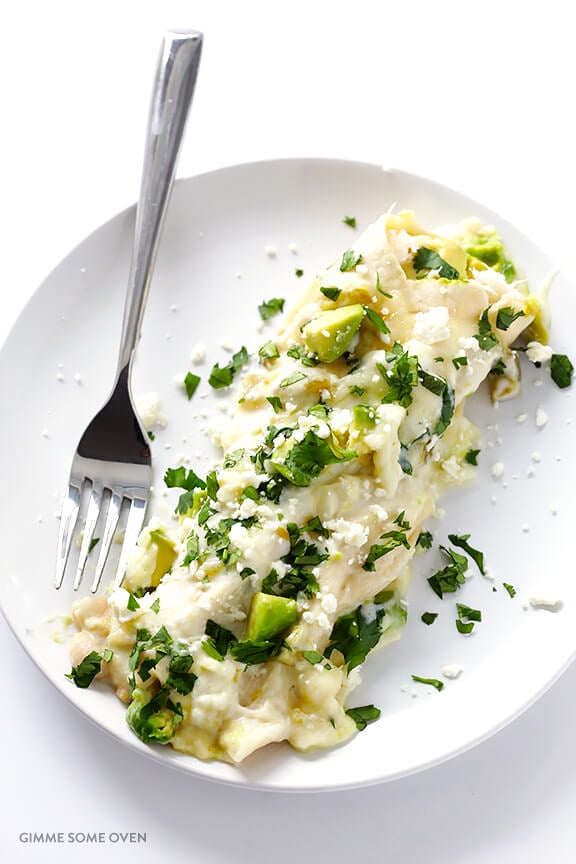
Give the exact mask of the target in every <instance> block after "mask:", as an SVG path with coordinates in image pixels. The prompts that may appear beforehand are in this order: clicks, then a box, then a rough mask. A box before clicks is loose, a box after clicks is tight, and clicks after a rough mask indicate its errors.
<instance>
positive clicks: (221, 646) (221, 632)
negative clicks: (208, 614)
mask: <svg viewBox="0 0 576 864" xmlns="http://www.w3.org/2000/svg"><path fill="white" fill-rule="evenodd" d="M204 633H205V635H206V638H205V639H204V640H203V642H202V648H203V649H204V651H205V652H206V654H208V655H209V656H210V657H212V658H213V659H214V660H223V659H224V657H225V656H226V654H227V653H228V650H229V648H230V646H231V645H233V644H234V643H236V642H237V641H238V640H237V639H236V637H235V636H234V634H233V633H232V632H231V631H230V630H227V629H226V628H225V627H221V626H220V624H216V622H215V621H212V619H211V618H209V619H208V621H207V622H206V628H205V630H204Z"/></svg>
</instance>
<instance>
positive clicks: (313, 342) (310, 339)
mask: <svg viewBox="0 0 576 864" xmlns="http://www.w3.org/2000/svg"><path fill="white" fill-rule="evenodd" d="M363 317H364V307H363V306H362V305H361V304H360V303H354V304H353V305H352V306H340V307H339V308H338V309H327V310H326V311H324V312H320V313H319V314H318V315H317V316H316V317H315V318H313V319H312V320H311V321H309V322H308V323H307V324H305V325H304V327H303V328H302V335H303V337H304V341H305V342H306V345H307V346H308V348H309V350H310V351H312V352H313V353H314V354H316V355H317V357H318V358H319V359H320V360H322V361H323V362H325V363H330V362H331V361H332V360H337V359H338V357H341V356H342V354H344V352H345V351H346V350H347V348H348V346H349V345H350V342H351V341H352V339H353V337H354V335H355V333H356V332H357V331H358V328H359V327H360V324H361V322H362V318H363Z"/></svg>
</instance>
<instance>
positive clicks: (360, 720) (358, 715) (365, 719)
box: [346, 705, 381, 732]
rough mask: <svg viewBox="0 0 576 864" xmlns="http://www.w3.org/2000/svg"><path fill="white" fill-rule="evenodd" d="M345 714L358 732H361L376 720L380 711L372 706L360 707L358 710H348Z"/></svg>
mask: <svg viewBox="0 0 576 864" xmlns="http://www.w3.org/2000/svg"><path fill="white" fill-rule="evenodd" d="M346 714H347V715H348V716H349V717H350V718H351V719H352V720H354V722H355V724H356V728H357V729H358V731H359V732H362V731H363V730H364V729H365V728H366V726H367V725H368V723H373V722H374V720H378V718H379V717H380V714H381V711H380V709H379V708H376V707H375V706H374V705H360V706H359V707H358V708H348V709H347V711H346Z"/></svg>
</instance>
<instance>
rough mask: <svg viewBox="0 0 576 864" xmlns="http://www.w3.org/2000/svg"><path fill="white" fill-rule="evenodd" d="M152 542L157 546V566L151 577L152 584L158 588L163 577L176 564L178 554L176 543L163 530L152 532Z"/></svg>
mask: <svg viewBox="0 0 576 864" xmlns="http://www.w3.org/2000/svg"><path fill="white" fill-rule="evenodd" d="M150 541H151V543H152V544H153V545H155V546H156V564H155V566H154V570H153V572H152V575H151V576H150V584H151V585H152V587H153V588H156V586H157V585H158V583H159V582H160V580H161V579H162V576H165V575H166V573H168V571H169V570H170V568H171V567H172V565H173V564H174V561H175V560H176V554H177V553H176V550H175V549H174V543H173V542H172V540H171V539H170V538H169V537H167V536H166V534H164V532H163V531H162V530H161V529H158V530H156V531H151V532H150Z"/></svg>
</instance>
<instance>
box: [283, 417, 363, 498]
mask: <svg viewBox="0 0 576 864" xmlns="http://www.w3.org/2000/svg"><path fill="white" fill-rule="evenodd" d="M356 456H357V453H356V452H355V451H354V450H341V449H340V448H339V447H337V446H336V444H335V443H334V442H332V441H329V440H327V439H326V438H320V436H319V435H317V434H316V433H315V432H314V430H313V429H309V430H308V432H307V433H306V435H305V436H304V438H303V439H302V441H298V442H297V443H296V444H294V446H293V447H291V448H290V450H289V451H288V453H287V455H286V458H285V459H284V461H283V462H273V465H274V468H275V469H276V470H277V471H278V472H279V473H280V474H282V475H283V476H284V477H286V479H288V480H289V481H290V482H291V483H293V484H294V485H295V486H309V485H310V483H311V482H312V480H314V479H315V478H316V477H318V475H319V474H320V473H321V471H323V470H324V468H326V467H327V466H328V465H333V464H336V463H339V462H348V461H349V460H350V459H354V458H356Z"/></svg>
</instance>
